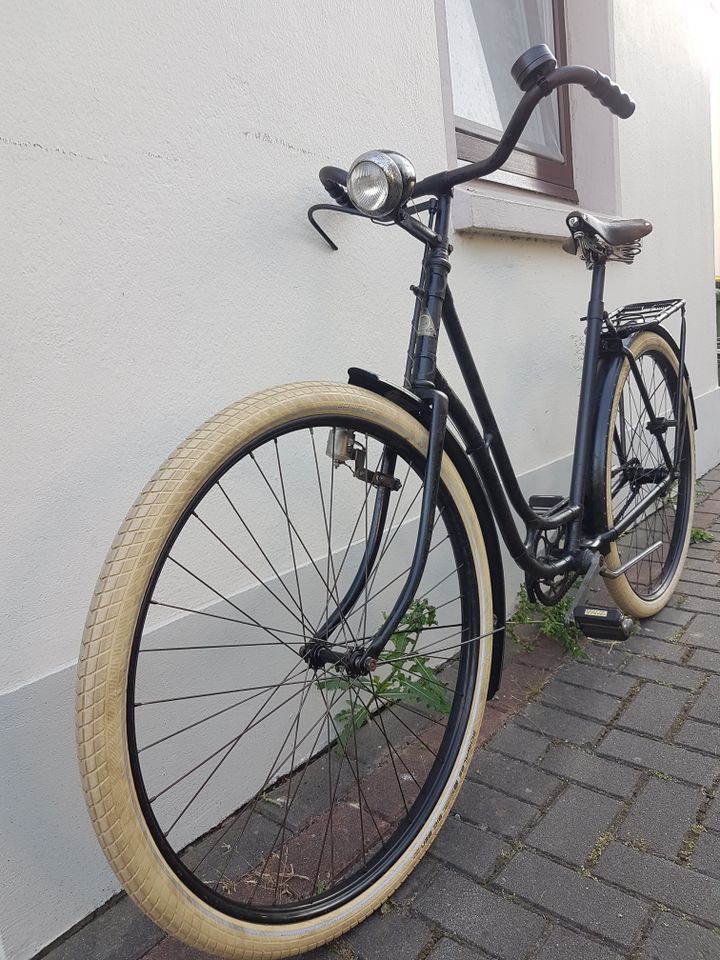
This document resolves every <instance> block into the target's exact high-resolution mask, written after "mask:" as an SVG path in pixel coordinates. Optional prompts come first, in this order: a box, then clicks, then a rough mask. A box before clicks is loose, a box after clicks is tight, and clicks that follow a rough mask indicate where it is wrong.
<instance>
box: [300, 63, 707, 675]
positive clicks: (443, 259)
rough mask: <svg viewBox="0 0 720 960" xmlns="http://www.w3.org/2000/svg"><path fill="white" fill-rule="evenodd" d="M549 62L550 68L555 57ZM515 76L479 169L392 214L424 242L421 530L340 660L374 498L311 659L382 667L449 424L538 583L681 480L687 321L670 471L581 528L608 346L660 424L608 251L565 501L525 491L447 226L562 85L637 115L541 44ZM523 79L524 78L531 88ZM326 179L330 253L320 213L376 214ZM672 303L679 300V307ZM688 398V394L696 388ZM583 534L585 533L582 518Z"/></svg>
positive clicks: (380, 506) (517, 555) (428, 525)
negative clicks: (451, 278)
mask: <svg viewBox="0 0 720 960" xmlns="http://www.w3.org/2000/svg"><path fill="white" fill-rule="evenodd" d="M530 54H532V56H530ZM538 57H540V59H538ZM548 57H549V60H550V61H552V63H550V62H549V61H548ZM541 60H542V61H543V62H544V63H546V67H545V68H542V69H539V70H537V69H536V66H537V64H536V61H537V63H540V61H541ZM525 61H527V63H528V64H530V67H529V68H528V69H531V73H532V74H533V75H532V76H531V75H530V74H528V77H527V78H525V74H524V70H525V66H527V64H526V62H525ZM516 72H517V73H518V75H517V76H516V79H517V81H518V83H519V85H520V86H521V89H523V90H524V95H523V97H522V99H521V100H520V102H519V104H518V106H517V107H516V109H515V112H514V114H513V117H512V118H511V120H510V121H509V122H508V124H507V127H506V129H505V131H504V133H503V135H502V137H501V139H500V141H499V143H498V145H497V147H496V149H495V150H494V152H493V154H492V155H491V156H490V157H488V158H487V159H486V160H484V161H480V162H478V163H475V164H470V165H469V166H463V167H458V168H457V169H455V170H449V171H444V172H442V173H439V174H435V175H433V176H430V177H427V178H426V179H425V180H422V181H420V183H417V184H416V185H415V187H414V189H413V191H412V197H414V198H416V200H415V202H414V203H413V201H412V200H411V201H410V202H409V203H408V204H406V205H405V206H401V207H400V208H399V209H398V210H397V211H396V212H395V214H393V215H392V217H390V218H387V217H386V218H385V222H389V220H392V221H393V222H394V223H396V224H397V225H398V226H399V227H401V228H402V229H403V230H405V231H406V232H408V233H410V234H411V235H412V236H414V237H415V238H416V239H419V240H420V241H421V242H422V243H423V244H424V246H425V252H424V256H423V261H422V271H421V275H420V282H419V284H418V286H417V287H413V288H412V290H413V292H414V293H415V296H416V303H415V310H414V314H413V322H412V331H411V335H410V343H409V347H408V353H407V360H406V365H405V377H404V386H405V388H406V389H407V390H409V391H410V392H411V393H412V394H414V395H415V396H416V397H417V398H418V399H419V401H420V402H421V403H424V404H425V405H426V409H427V414H428V416H427V423H428V432H429V436H428V451H427V457H426V466H425V476H424V486H423V498H422V507H421V512H420V518H419V523H418V534H417V539H416V543H415V549H414V553H413V559H412V563H411V566H410V568H409V574H408V579H407V581H406V583H405V585H404V587H403V588H402V590H401V591H400V595H399V597H398V599H397V601H396V603H395V605H394V607H393V609H392V610H391V611H390V613H389V614H388V616H387V618H386V620H385V621H384V623H383V626H382V627H381V629H380V630H379V631H378V633H376V634H375V636H374V637H373V638H372V639H371V640H370V642H369V644H367V645H366V646H365V647H364V648H362V649H358V650H354V651H351V652H349V653H348V652H345V653H342V654H341V653H338V652H336V651H334V650H333V649H332V648H331V646H330V645H329V644H328V643H327V642H326V641H327V640H328V638H329V636H330V633H331V632H332V630H333V629H334V628H335V626H336V625H337V623H339V621H340V618H341V617H342V616H345V615H346V614H347V613H348V612H349V610H350V609H351V608H352V606H353V604H354V603H355V601H356V600H357V597H358V595H359V589H360V588H361V585H362V582H363V576H361V573H362V572H363V571H364V575H365V576H367V571H368V569H370V568H371V567H372V564H373V562H374V559H375V557H376V555H377V549H378V546H379V543H380V538H381V537H382V533H383V529H384V526H385V522H386V516H387V501H388V492H387V490H379V491H378V494H377V496H376V502H375V508H374V512H373V521H372V524H371V528H370V536H369V538H368V543H367V544H366V548H365V554H364V557H363V559H362V561H361V567H360V570H359V571H358V575H357V576H356V578H355V580H354V581H353V584H352V585H351V587H350V589H349V591H348V592H347V594H346V596H345V597H344V598H343V599H342V600H341V602H340V604H339V605H338V610H337V611H335V612H334V613H333V614H331V616H330V617H329V618H328V620H327V621H326V623H325V624H324V625H323V627H321V628H320V630H319V631H318V634H317V640H316V647H315V649H314V653H313V655H314V656H316V659H317V660H319V661H324V662H337V661H341V660H342V661H343V663H344V664H345V666H346V667H347V668H348V670H349V671H351V672H352V671H357V672H363V671H365V670H367V669H372V668H373V661H376V660H377V657H378V656H379V655H380V653H381V652H382V650H383V649H384V647H385V645H386V643H387V640H388V638H389V637H390V635H391V634H392V633H393V632H394V631H395V630H396V629H397V627H398V626H399V624H400V622H401V620H402V618H403V616H404V615H405V612H406V610H407V608H408V605H409V603H410V602H411V601H412V599H413V597H414V596H415V594H416V592H417V589H418V588H419V586H420V580H421V578H422V575H423V572H424V569H425V564H426V561H427V556H428V551H429V546H430V540H431V535H432V527H433V522H434V515H435V508H436V504H437V494H438V487H439V482H440V467H441V461H442V453H443V449H444V445H445V435H446V430H447V425H448V422H451V423H452V425H453V427H454V428H455V430H456V431H457V432H458V433H459V434H460V439H461V441H462V442H463V444H464V446H465V450H466V452H467V455H468V457H469V460H470V462H471V463H472V465H473V466H474V468H475V471H476V473H477V476H478V479H479V481H480V484H481V486H482V488H483V489H484V493H485V495H486V498H487V501H488V503H489V505H490V508H491V511H492V513H493V515H494V518H495V521H496V523H497V526H498V527H499V529H500V534H501V536H502V538H503V540H504V541H505V544H506V546H507V547H508V550H509V551H510V554H511V556H512V558H513V560H514V561H515V562H516V563H517V564H518V565H519V566H520V567H521V568H522V569H523V570H524V571H525V572H526V574H528V576H529V577H530V578H532V579H535V580H543V579H544V580H552V579H553V578H555V577H558V576H561V575H563V574H568V573H577V574H581V573H586V572H587V571H588V570H589V569H590V568H591V565H592V564H593V562H594V560H593V556H594V554H596V553H597V552H598V551H604V550H605V549H606V548H607V545H608V544H609V543H610V542H612V541H613V540H616V539H617V538H618V537H620V536H621V535H622V534H623V533H624V532H625V531H626V530H628V529H629V528H630V527H631V526H632V524H633V523H634V522H635V521H636V520H637V519H638V518H639V517H640V516H641V515H642V514H643V513H644V512H645V511H646V510H647V509H648V507H649V506H650V505H651V504H652V503H653V502H654V501H655V500H656V499H658V498H659V497H660V496H662V495H663V494H664V493H665V491H666V490H667V489H668V488H669V487H670V485H671V483H672V482H673V480H674V478H675V472H676V468H677V463H678V459H679V457H680V455H681V451H682V448H683V443H684V432H685V429H686V425H685V420H686V417H685V402H686V391H685V390H684V389H683V386H682V385H683V383H684V382H685V377H686V374H685V366H684V351H685V323H684V313H683V325H682V337H681V344H680V350H679V374H678V385H677V393H676V398H675V399H676V404H675V416H676V420H675V421H674V423H675V424H676V425H677V426H678V429H677V430H676V435H675V446H674V450H673V453H672V455H671V454H670V452H669V451H668V450H667V447H666V444H665V441H664V438H663V436H662V432H663V430H664V429H665V428H666V426H668V425H670V423H669V422H667V423H666V422H663V423H660V422H657V424H656V426H657V436H658V439H659V443H660V447H661V450H662V453H663V458H664V460H665V463H666V466H667V467H668V473H667V476H666V477H664V478H662V479H661V480H659V482H658V483H656V484H655V485H654V487H653V489H652V490H651V491H650V493H648V494H647V495H646V496H645V497H644V498H643V499H642V500H641V501H640V502H638V503H636V504H635V505H634V506H633V507H632V508H631V509H629V510H628V511H627V513H626V514H625V515H624V516H623V517H622V519H621V520H619V521H618V522H617V523H616V524H615V525H614V526H613V527H612V528H611V529H602V530H598V531H596V530H593V531H588V530H587V529H584V516H583V514H584V509H585V506H586V504H585V498H586V489H587V484H588V475H589V469H590V458H591V447H592V443H593V440H594V438H595V437H596V434H597V415H598V409H599V388H600V385H601V384H600V369H601V348H602V346H603V344H605V345H609V346H611V347H612V348H613V349H614V350H615V352H616V353H618V354H619V355H622V356H623V358H624V359H626V360H627V362H628V364H629V366H630V373H631V375H632V376H633V377H634V379H635V380H636V382H637V384H638V388H639V391H640V396H641V398H642V401H643V404H644V405H645V408H646V409H647V412H648V416H649V417H650V420H651V423H652V422H653V420H654V411H653V409H652V405H651V400H650V398H649V397H648V394H647V391H646V389H645V387H644V384H643V382H642V377H641V376H640V374H639V371H638V369H637V364H636V362H635V359H634V357H633V355H632V353H631V352H630V351H629V350H628V349H627V347H626V346H625V344H624V343H623V340H622V337H620V336H618V333H617V331H616V330H614V328H613V326H612V323H611V322H610V320H609V318H608V315H607V314H606V313H605V307H604V302H603V296H604V285H605V263H606V260H607V256H608V255H609V251H606V252H605V253H603V252H602V251H600V250H596V251H592V252H590V253H588V256H589V257H590V259H591V266H592V285H591V291H590V300H589V302H588V307H587V314H586V316H585V317H584V318H583V319H584V321H585V350H584V357H583V366H582V375H581V380H580V396H579V401H578V411H577V421H576V427H575V441H574V448H573V457H572V471H571V478H570V491H569V495H568V497H567V498H566V499H565V500H562V501H560V502H559V503H555V504H554V505H553V506H551V507H550V509H548V510H547V511H545V512H543V513H540V512H538V511H536V510H534V509H533V507H532V505H531V503H530V502H529V501H528V500H527V499H526V498H525V497H524V496H523V493H522V491H521V489H520V485H519V483H518V480H517V476H516V474H515V471H514V470H513V467H512V463H511V462H510V457H509V455H508V452H507V448H506V447H505V444H504V442H503V439H502V434H501V432H500V429H499V427H498V424H497V422H496V420H495V416H494V414H493V411H492V407H491V405H490V402H489V400H488V397H487V394H486V393H485V389H484V387H483V384H482V380H481V379H480V374H479V373H478V370H477V367H476V365H475V361H474V359H473V356H472V352H471V350H470V347H469V345H468V342H467V340H466V338H465V334H464V332H463V329H462V326H461V324H460V319H459V317H458V315H457V311H456V310H455V305H454V302H453V298H452V294H451V292H450V289H449V286H448V274H449V272H450V254H451V253H452V246H451V245H450V242H449V223H450V205H451V202H452V191H453V187H454V186H456V185H458V184H460V183H463V182H465V181H467V180H470V179H473V178H475V177H482V176H485V175H487V174H488V173H491V172H492V171H494V170H497V169H499V167H500V166H501V165H502V164H503V163H504V161H505V160H506V159H507V157H508V155H509V153H510V151H511V150H512V149H513V147H514V145H515V144H516V143H517V141H518V139H519V137H520V135H521V134H522V131H523V129H524V127H525V124H526V123H527V121H528V119H529V117H530V115H531V114H532V111H533V110H534V109H535V107H536V106H537V104H538V103H539V102H540V100H541V99H542V98H543V97H545V96H548V95H549V94H550V92H551V91H552V90H553V89H556V88H557V87H559V86H561V85H565V84H570V83H577V84H581V85H582V86H584V87H585V88H586V89H587V90H589V92H590V93H591V94H592V95H593V96H594V97H596V98H597V99H599V100H600V101H601V103H603V105H604V106H606V107H607V108H608V109H610V110H611V111H612V112H613V113H616V114H617V115H618V116H620V117H629V116H630V115H631V114H632V112H633V110H634V108H635V107H634V103H633V102H632V100H631V99H630V98H629V97H628V95H627V94H625V93H624V92H623V91H622V90H621V89H620V88H619V87H618V86H617V85H616V84H614V83H613V82H612V81H611V80H610V79H609V78H608V77H605V76H604V75H603V74H600V73H598V71H596V70H592V69H591V68H588V67H583V66H568V67H561V68H556V67H555V61H554V58H552V55H551V54H550V51H546V50H545V49H544V48H540V47H537V48H532V50H530V51H528V52H527V54H524V55H523V57H521V58H520V60H518V62H517V63H516V64H515V66H514V67H513V76H515V74H516ZM526 80H527V82H525V81H526ZM320 179H321V181H322V183H323V186H324V187H325V189H326V190H327V191H328V193H329V194H330V195H331V196H332V197H333V199H334V200H335V201H336V203H337V204H338V206H335V205H333V204H316V205H315V206H313V207H311V208H310V210H309V211H308V217H309V219H310V222H311V223H312V224H313V226H314V227H315V228H316V229H317V230H318V232H319V233H320V234H321V235H322V236H323V237H324V239H325V240H326V241H327V242H328V243H329V244H330V246H331V247H332V248H333V249H337V247H336V246H335V244H334V243H333V242H332V240H331V239H330V237H328V235H327V234H326V233H325V231H324V230H323V229H322V228H321V227H320V226H319V225H318V224H317V222H316V221H315V219H314V215H315V213H316V212H317V211H318V210H336V211H338V212H343V213H351V214H353V215H355V216H357V215H360V216H367V217H369V218H370V219H372V217H371V215H370V214H363V213H361V212H360V211H359V210H357V209H354V208H353V206H352V203H351V201H350V199H349V196H348V193H347V191H346V184H347V175H346V173H345V171H343V170H339V169H337V168H334V167H326V168H323V170H321V171H320ZM421 197H429V198H430V199H426V200H423V201H421V202H419V198H421ZM422 211H428V212H429V221H428V224H427V225H425V224H423V223H422V222H421V221H420V220H419V219H418V218H417V214H418V213H420V212H422ZM677 302H678V303H680V302H681V301H677ZM636 306H637V305H636ZM683 309H684V307H683ZM443 328H444V329H445V331H446V333H447V336H448V340H449V341H450V347H451V349H452V351H453V353H454V355H455V358H456V360H457V362H458V366H459V367H460V372H461V374H462V377H463V380H464V381H465V385H466V387H467V389H468V392H469V394H470V398H471V401H472V406H473V408H474V412H475V414H476V417H477V422H476V420H475V419H473V417H472V416H471V414H470V413H469V412H468V410H467V409H466V408H465V407H464V405H463V403H462V402H461V400H460V399H459V397H458V396H457V394H456V393H455V392H454V390H453V389H452V387H451V386H450V384H449V383H448V382H447V380H446V379H445V377H444V376H443V375H442V373H441V372H440V371H439V370H438V368H437V345H438V337H439V334H440V331H441V329H443ZM687 393H688V395H689V386H688V390H687ZM659 419H662V418H659ZM386 456H387V451H386ZM513 510H514V511H515V513H516V514H517V516H518V517H519V518H520V519H521V520H522V521H523V523H524V524H525V530H526V532H525V537H524V539H523V537H522V536H521V535H520V533H519V531H518V527H517V525H516V522H515V518H514V517H513V512H512V511H513ZM596 522H597V518H596ZM585 526H587V522H586V524H585ZM560 528H562V529H563V531H564V533H565V538H564V546H563V548H562V550H561V552H559V553H558V554H557V556H556V559H553V560H547V559H538V557H537V556H536V550H535V549H534V545H535V543H536V540H537V533H538V531H540V530H552V529H555V530H558V529H560ZM498 629H499V628H498Z"/></svg>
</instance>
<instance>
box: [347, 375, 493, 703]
mask: <svg viewBox="0 0 720 960" xmlns="http://www.w3.org/2000/svg"><path fill="white" fill-rule="evenodd" d="M348 381H349V382H350V383H351V384H353V385H354V386H357V387H362V388H363V389H365V390H370V391H372V393H377V394H379V395H380V396H382V397H386V398H387V399H388V400H390V401H391V402H392V403H396V404H397V405H398V406H399V407H401V408H402V409H403V410H406V411H407V412H408V413H410V414H412V416H413V417H415V419H416V420H418V421H419V422H420V423H422V424H423V426H424V427H427V426H428V425H429V419H430V418H429V412H428V410H427V408H426V406H425V405H424V404H423V403H422V401H421V400H420V399H419V398H418V397H416V396H415V394H413V393H411V392H410V391H409V390H405V389H404V388H403V387H399V386H397V385H396V384H394V383H390V382H389V381H388V380H383V379H382V378H381V377H379V376H378V375H377V374H375V373H371V372H370V371H368V370H362V369H360V368H359V367H351V368H350V369H349V370H348ZM445 452H446V453H447V455H448V456H449V457H450V460H451V461H452V463H453V465H454V466H455V468H456V469H457V471H458V473H459V474H460V477H461V479H462V481H463V483H464V484H465V487H466V489H467V491H468V493H469V494H470V499H471V500H472V503H473V506H474V508H475V512H476V513H477V517H478V522H479V523H480V529H481V531H482V535H483V540H484V541H485V549H486V551H487V558H488V567H489V569H490V586H491V590H492V610H493V626H494V627H495V628H497V627H502V629H500V630H498V631H497V633H494V634H493V644H492V662H491V666H490V684H489V687H488V699H491V698H492V697H494V696H495V694H496V693H497V690H498V687H499V686H500V678H501V675H502V666H503V656H504V652H505V576H504V573H503V559H502V553H501V552H500V541H499V539H498V534H497V530H496V528H495V521H494V519H493V515H492V510H491V509H490V503H489V502H488V498H487V495H486V493H485V491H484V490H483V487H482V484H481V482H480V478H479V476H478V474H477V471H476V470H475V468H474V467H473V465H472V463H471V462H470V460H469V459H468V457H467V455H466V453H465V450H464V448H463V446H462V444H461V442H460V440H459V439H458V437H457V435H456V434H455V433H453V432H451V431H450V430H448V431H447V432H446V434H445Z"/></svg>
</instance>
